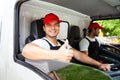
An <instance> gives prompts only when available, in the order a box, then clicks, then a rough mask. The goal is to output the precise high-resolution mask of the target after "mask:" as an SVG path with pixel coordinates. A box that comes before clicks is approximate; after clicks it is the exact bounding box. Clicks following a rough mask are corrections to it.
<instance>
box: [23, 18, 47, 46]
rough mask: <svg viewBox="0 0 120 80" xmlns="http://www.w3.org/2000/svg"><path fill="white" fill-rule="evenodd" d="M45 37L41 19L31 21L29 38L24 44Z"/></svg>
mask: <svg viewBox="0 0 120 80" xmlns="http://www.w3.org/2000/svg"><path fill="white" fill-rule="evenodd" d="M44 36H45V32H44V31H43V18H41V19H38V20H35V21H32V22H31V26H30V36H28V37H27V39H26V40H25V44H27V43H29V42H31V41H33V40H35V39H39V38H42V37H44Z"/></svg>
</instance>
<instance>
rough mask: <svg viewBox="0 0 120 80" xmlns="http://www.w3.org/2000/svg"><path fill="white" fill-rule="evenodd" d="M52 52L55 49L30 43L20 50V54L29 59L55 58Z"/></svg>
mask: <svg viewBox="0 0 120 80" xmlns="http://www.w3.org/2000/svg"><path fill="white" fill-rule="evenodd" d="M53 53H56V51H55V50H47V49H43V48H40V47H39V46H37V45H35V44H33V43H30V44H27V45H26V46H25V47H24V48H23V51H22V55H23V56H24V57H25V58H28V59H31V60H51V59H55V55H54V54H53Z"/></svg>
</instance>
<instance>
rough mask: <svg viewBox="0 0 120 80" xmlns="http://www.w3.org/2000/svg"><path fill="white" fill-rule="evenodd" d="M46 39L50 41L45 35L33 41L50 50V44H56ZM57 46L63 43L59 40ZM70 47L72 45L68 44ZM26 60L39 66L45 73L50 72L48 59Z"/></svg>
mask: <svg viewBox="0 0 120 80" xmlns="http://www.w3.org/2000/svg"><path fill="white" fill-rule="evenodd" d="M44 39H46V40H47V41H49V40H48V39H47V38H45V37H43V38H42V39H36V40H34V41H32V43H34V44H37V45H38V46H40V47H42V48H44V49H48V50H50V45H49V43H50V44H51V45H52V46H56V45H54V44H53V43H51V42H50V41H49V43H48V42H47V41H46V40H44ZM61 41H63V42H65V41H64V40H61ZM57 46H61V44H60V43H59V42H58V45H57ZM67 47H68V48H71V46H70V45H68V46H67ZM25 61H26V62H28V63H30V64H32V65H33V66H35V67H37V68H38V69H40V70H42V71H43V72H44V73H46V74H47V73H49V72H50V68H49V61H48V60H30V59H25Z"/></svg>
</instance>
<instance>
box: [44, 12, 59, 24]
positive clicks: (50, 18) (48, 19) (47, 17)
mask: <svg viewBox="0 0 120 80" xmlns="http://www.w3.org/2000/svg"><path fill="white" fill-rule="evenodd" d="M53 21H57V22H60V20H59V17H58V16H57V15H55V14H53V13H49V14H47V15H45V17H44V21H43V22H44V24H48V23H50V22H53Z"/></svg>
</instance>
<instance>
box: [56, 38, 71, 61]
mask: <svg viewBox="0 0 120 80" xmlns="http://www.w3.org/2000/svg"><path fill="white" fill-rule="evenodd" d="M67 46H68V40H66V41H65V43H64V44H63V45H62V46H61V47H60V48H59V49H58V51H57V52H58V53H57V54H56V55H57V59H58V60H62V61H67V62H69V61H70V60H71V59H72V57H73V53H72V51H71V50H70V49H67Z"/></svg>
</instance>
